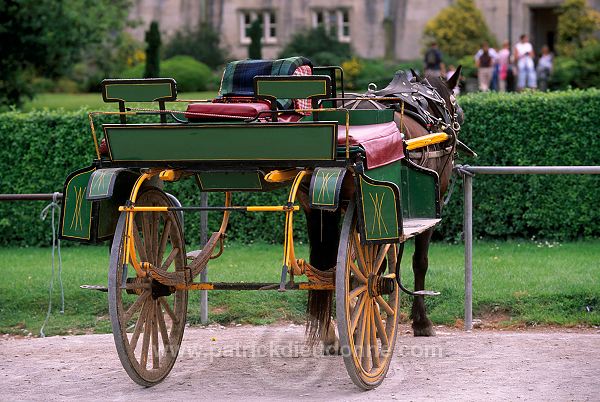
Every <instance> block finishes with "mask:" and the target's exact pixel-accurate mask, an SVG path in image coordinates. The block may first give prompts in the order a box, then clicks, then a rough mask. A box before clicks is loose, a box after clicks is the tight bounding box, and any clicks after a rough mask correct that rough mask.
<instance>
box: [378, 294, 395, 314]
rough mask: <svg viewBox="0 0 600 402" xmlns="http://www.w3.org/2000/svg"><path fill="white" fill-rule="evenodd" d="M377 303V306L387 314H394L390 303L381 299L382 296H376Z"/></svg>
mask: <svg viewBox="0 0 600 402" xmlns="http://www.w3.org/2000/svg"><path fill="white" fill-rule="evenodd" d="M377 304H379V306H380V307H381V308H382V309H384V310H385V312H386V313H387V314H388V316H393V315H394V310H392V308H391V307H390V305H389V304H387V302H386V301H385V300H384V299H383V297H381V296H377Z"/></svg>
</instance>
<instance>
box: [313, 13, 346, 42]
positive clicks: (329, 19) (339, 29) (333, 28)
mask: <svg viewBox="0 0 600 402" xmlns="http://www.w3.org/2000/svg"><path fill="white" fill-rule="evenodd" d="M312 26H313V28H316V27H320V26H322V27H324V28H325V30H327V32H331V33H333V34H334V35H335V36H336V37H337V39H338V40H339V41H340V42H350V10H348V9H345V8H344V9H315V10H313V12H312Z"/></svg>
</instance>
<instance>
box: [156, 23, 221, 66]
mask: <svg viewBox="0 0 600 402" xmlns="http://www.w3.org/2000/svg"><path fill="white" fill-rule="evenodd" d="M219 43H220V36H219V34H218V33H217V32H216V31H215V30H214V29H213V28H212V27H211V26H210V25H208V24H201V25H199V26H198V27H197V28H195V29H191V30H190V29H184V30H182V31H177V32H176V33H175V35H174V36H173V38H172V39H171V40H170V41H169V43H168V44H167V45H166V46H165V57H166V58H170V57H174V56H178V55H183V56H191V57H193V58H194V59H196V60H198V61H199V62H202V63H204V64H206V65H207V66H209V67H210V68H212V69H216V68H217V67H219V66H221V65H223V64H224V63H225V58H226V51H225V50H224V49H222V48H221V47H220V45H219Z"/></svg>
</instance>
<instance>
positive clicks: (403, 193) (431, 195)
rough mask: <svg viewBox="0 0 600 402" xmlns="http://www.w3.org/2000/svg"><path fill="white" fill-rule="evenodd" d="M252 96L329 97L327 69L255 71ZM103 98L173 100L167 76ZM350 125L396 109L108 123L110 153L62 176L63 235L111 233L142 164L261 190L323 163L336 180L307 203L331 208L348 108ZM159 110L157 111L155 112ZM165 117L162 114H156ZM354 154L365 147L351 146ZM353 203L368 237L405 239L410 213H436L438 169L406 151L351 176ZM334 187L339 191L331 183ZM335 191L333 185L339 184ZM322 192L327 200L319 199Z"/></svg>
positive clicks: (208, 182)
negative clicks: (281, 172) (278, 118)
mask: <svg viewBox="0 0 600 402" xmlns="http://www.w3.org/2000/svg"><path fill="white" fill-rule="evenodd" d="M255 91H256V94H257V96H259V97H262V98H265V99H274V98H298V97H302V98H309V99H313V105H314V106H316V102H315V100H316V99H318V98H319V97H321V98H322V97H327V96H330V95H331V93H332V92H333V91H332V90H331V80H330V77H327V76H313V77H306V76H300V77H272V76H266V77H257V79H256V80H255ZM102 94H103V98H104V100H105V101H107V102H118V103H119V105H120V109H121V110H122V111H125V109H124V105H125V103H126V102H150V101H156V102H159V103H161V109H164V105H163V102H164V101H165V100H170V101H173V100H175V99H176V84H175V81H174V80H172V79H148V80H106V81H105V83H104V85H103V92H102ZM347 114H348V120H349V121H348V123H349V124H350V127H352V126H356V125H366V124H380V123H386V122H389V121H392V120H393V118H394V116H393V110H391V109H385V110H349V111H348V112H346V111H344V110H339V111H323V112H319V113H313V114H311V115H308V116H306V117H304V118H303V119H301V120H300V121H297V122H262V123H261V122H245V121H241V122H239V121H233V122H232V121H226V122H206V123H189V124H182V123H162V122H159V123H146V124H127V123H123V121H126V120H125V119H123V116H121V121H122V123H121V124H104V125H103V127H102V132H103V135H104V138H105V140H106V146H107V150H108V156H107V157H104V158H101V159H99V160H97V161H95V162H94V164H93V165H92V166H91V167H88V168H84V169H82V170H79V171H77V172H75V173H73V174H72V175H71V176H69V178H67V181H66V183H65V188H64V194H65V202H64V203H63V211H62V217H61V237H62V238H64V239H69V240H78V241H83V242H98V241H103V240H106V239H109V238H110V237H111V236H112V234H113V231H114V227H115V224H116V219H117V216H118V210H117V208H118V206H119V205H123V203H124V202H125V201H126V200H127V197H128V191H129V190H130V189H131V188H132V186H133V183H134V182H135V179H136V177H137V176H138V175H139V169H142V168H165V169H167V168H169V169H191V170H193V171H194V172H195V174H196V176H197V177H198V182H199V184H200V187H201V190H202V191H267V190H270V189H272V188H275V187H277V186H273V185H272V184H271V183H268V182H267V181H265V179H264V176H265V174H266V173H267V172H268V171H269V170H272V169H275V168H311V169H315V177H316V178H317V179H319V177H321V178H325V177H327V175H321V176H319V171H321V173H323V172H326V173H328V174H329V175H331V174H333V173H331V172H327V169H330V170H331V169H333V172H335V175H336V177H335V179H334V180H330V179H328V180H320V181H319V180H317V181H316V184H314V183H313V184H314V185H315V186H317V187H319V189H318V191H316V192H315V191H313V192H312V194H313V196H312V197H311V200H310V201H311V205H313V207H316V208H320V209H329V210H331V209H335V208H337V207H338V206H339V204H340V193H339V188H340V186H341V183H342V180H343V179H344V176H345V175H346V170H347V167H348V161H347V160H346V158H345V151H346V149H345V147H343V146H338V145H337V135H338V133H337V130H338V127H340V129H341V127H344V126H345V124H346V116H347ZM161 117H162V115H161ZM161 120H164V119H162V118H161ZM349 151H350V155H352V156H354V155H356V154H360V153H361V151H362V150H361V148H360V147H351V149H350V150H349ZM355 176H356V177H355V179H354V182H355V183H354V184H355V188H356V192H355V194H356V197H357V198H356V202H357V205H358V206H359V210H360V214H359V218H360V223H361V228H362V231H363V232H364V234H365V239H366V241H369V242H370V241H373V242H393V241H400V240H402V239H403V237H406V236H405V235H406V233H405V231H406V230H405V229H404V227H405V225H404V224H403V222H404V223H405V222H406V221H411V220H415V219H430V220H431V219H439V216H440V206H439V196H438V195H439V188H438V177H437V174H436V173H435V172H434V171H431V170H428V169H424V168H421V167H419V166H418V165H415V164H414V163H412V162H410V161H409V160H408V159H402V160H399V161H395V162H392V163H389V164H387V165H385V166H380V167H377V168H374V169H366V166H365V169H363V170H362V171H360V172H359V174H356V175H355ZM336 187H337V189H336ZM336 190H337V192H336ZM318 196H321V197H323V196H326V197H328V198H329V199H328V200H325V201H323V200H321V201H319V200H317V199H316V198H315V197H318Z"/></svg>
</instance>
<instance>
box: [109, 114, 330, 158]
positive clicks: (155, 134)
mask: <svg viewBox="0 0 600 402" xmlns="http://www.w3.org/2000/svg"><path fill="white" fill-rule="evenodd" d="M103 127H104V133H105V137H106V138H107V140H108V145H109V151H110V156H111V159H112V160H114V161H222V160H248V161H250V160H333V159H335V151H336V139H337V138H336V136H337V134H336V124H335V123H332V122H319V123H308V122H307V123H293V124H287V123H251V124H246V123H243V124H205V125H178V124H164V125H151V124H127V125H121V124H105V125H104V126H103Z"/></svg>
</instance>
